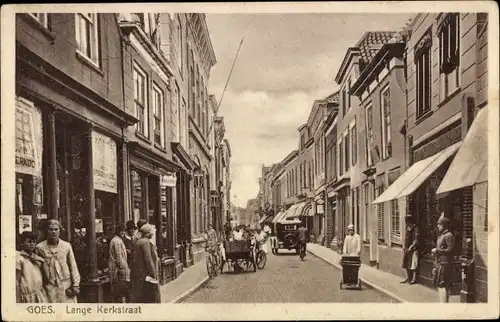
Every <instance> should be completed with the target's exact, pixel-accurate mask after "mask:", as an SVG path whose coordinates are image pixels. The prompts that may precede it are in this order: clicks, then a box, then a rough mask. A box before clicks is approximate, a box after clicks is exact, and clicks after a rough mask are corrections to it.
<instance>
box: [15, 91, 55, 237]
mask: <svg viewBox="0 0 500 322" xmlns="http://www.w3.org/2000/svg"><path fill="white" fill-rule="evenodd" d="M15 121H16V124H15V129H16V130H15V138H16V142H15V144H16V145H15V173H16V174H15V189H16V196H15V205H16V226H15V229H16V231H17V233H18V234H21V233H23V232H24V231H30V232H36V231H37V227H38V225H39V223H40V221H41V219H44V218H47V216H46V212H45V211H46V209H45V208H44V204H43V203H44V196H43V172H42V157H43V129H42V125H43V124H42V114H41V112H40V110H39V109H38V108H36V107H35V106H34V105H33V103H31V102H29V101H27V100H24V99H21V98H17V99H16V117H15ZM44 212H45V214H44Z"/></svg>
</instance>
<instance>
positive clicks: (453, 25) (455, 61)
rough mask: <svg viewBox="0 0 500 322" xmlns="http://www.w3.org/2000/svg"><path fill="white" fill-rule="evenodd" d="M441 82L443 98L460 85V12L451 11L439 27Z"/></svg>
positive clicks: (441, 95)
mask: <svg viewBox="0 0 500 322" xmlns="http://www.w3.org/2000/svg"><path fill="white" fill-rule="evenodd" d="M438 37H439V76H440V78H439V82H440V85H441V86H440V97H441V100H443V99H445V98H447V97H448V96H449V95H451V94H452V93H453V92H454V91H455V90H456V89H458V87H459V86H460V14H458V13H450V14H446V15H445V17H444V18H443V20H442V22H441V24H440V26H439V28H438Z"/></svg>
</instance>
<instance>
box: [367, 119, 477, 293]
mask: <svg viewBox="0 0 500 322" xmlns="http://www.w3.org/2000/svg"><path fill="white" fill-rule="evenodd" d="M460 138H461V134H460V126H459V125H457V126H455V127H454V128H451V129H450V130H449V131H447V132H445V133H443V134H442V135H440V136H437V137H434V138H433V139H431V140H429V141H427V142H426V143H424V144H420V145H419V146H416V147H413V149H412V158H413V164H412V165H411V166H410V167H409V168H408V169H407V170H406V171H405V172H404V173H403V174H402V175H401V176H399V177H398V179H396V180H395V181H394V182H393V183H392V184H391V185H390V186H389V187H388V189H387V190H385V191H384V192H382V193H381V194H380V195H378V196H377V198H376V199H375V200H374V201H373V204H377V205H379V204H383V203H384V202H386V201H390V200H394V199H399V198H403V197H408V201H407V202H408V205H409V206H408V209H409V211H408V212H409V213H410V214H411V215H412V216H414V217H416V221H417V225H418V227H419V229H420V238H421V243H420V246H419V253H420V254H419V255H420V258H421V260H420V269H419V277H420V281H421V282H422V283H423V284H424V285H427V286H431V287H432V286H433V275H432V270H433V266H434V257H433V255H432V254H431V250H432V248H434V247H435V243H436V240H437V237H438V231H437V222H438V219H439V217H441V216H444V217H446V218H449V219H450V222H451V227H450V230H451V232H452V233H453V235H454V236H455V239H456V244H455V254H456V261H455V265H454V277H453V291H454V292H455V293H456V292H458V290H459V287H460V279H461V278H460V261H459V257H460V254H461V253H462V240H463V237H464V236H463V234H464V232H465V231H464V223H467V222H468V221H469V219H468V218H469V217H470V216H471V206H472V204H471V195H470V193H464V192H459V191H454V192H451V193H449V194H441V195H438V194H436V190H437V189H438V187H439V185H440V184H441V181H442V179H443V178H444V176H445V175H446V172H447V170H448V168H449V166H450V163H451V159H452V157H453V156H454V155H455V153H456V152H457V151H458V149H459V148H460V146H461V141H460Z"/></svg>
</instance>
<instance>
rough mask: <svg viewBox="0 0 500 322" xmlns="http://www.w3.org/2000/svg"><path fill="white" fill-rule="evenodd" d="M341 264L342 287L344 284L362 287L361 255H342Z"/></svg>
mask: <svg viewBox="0 0 500 322" xmlns="http://www.w3.org/2000/svg"><path fill="white" fill-rule="evenodd" d="M340 265H341V266H342V276H341V278H340V289H342V288H343V287H344V286H347V287H355V288H357V289H361V280H360V279H359V268H360V267H361V259H360V258H359V256H342V258H341V260H340Z"/></svg>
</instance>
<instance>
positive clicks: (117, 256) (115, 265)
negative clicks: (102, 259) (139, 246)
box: [108, 224, 130, 303]
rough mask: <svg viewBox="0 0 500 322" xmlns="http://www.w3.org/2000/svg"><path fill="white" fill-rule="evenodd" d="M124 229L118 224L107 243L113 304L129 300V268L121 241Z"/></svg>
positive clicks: (125, 250) (125, 249)
mask: <svg viewBox="0 0 500 322" xmlns="http://www.w3.org/2000/svg"><path fill="white" fill-rule="evenodd" d="M124 237H125V227H123V225H121V224H119V225H117V227H116V231H115V236H114V237H113V238H112V239H111V242H110V243H109V273H108V274H109V284H110V286H111V294H112V296H113V303H123V298H125V299H127V300H129V296H128V285H127V284H128V283H129V282H130V268H129V264H128V262H127V248H126V247H125V243H124V242H123V239H124Z"/></svg>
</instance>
